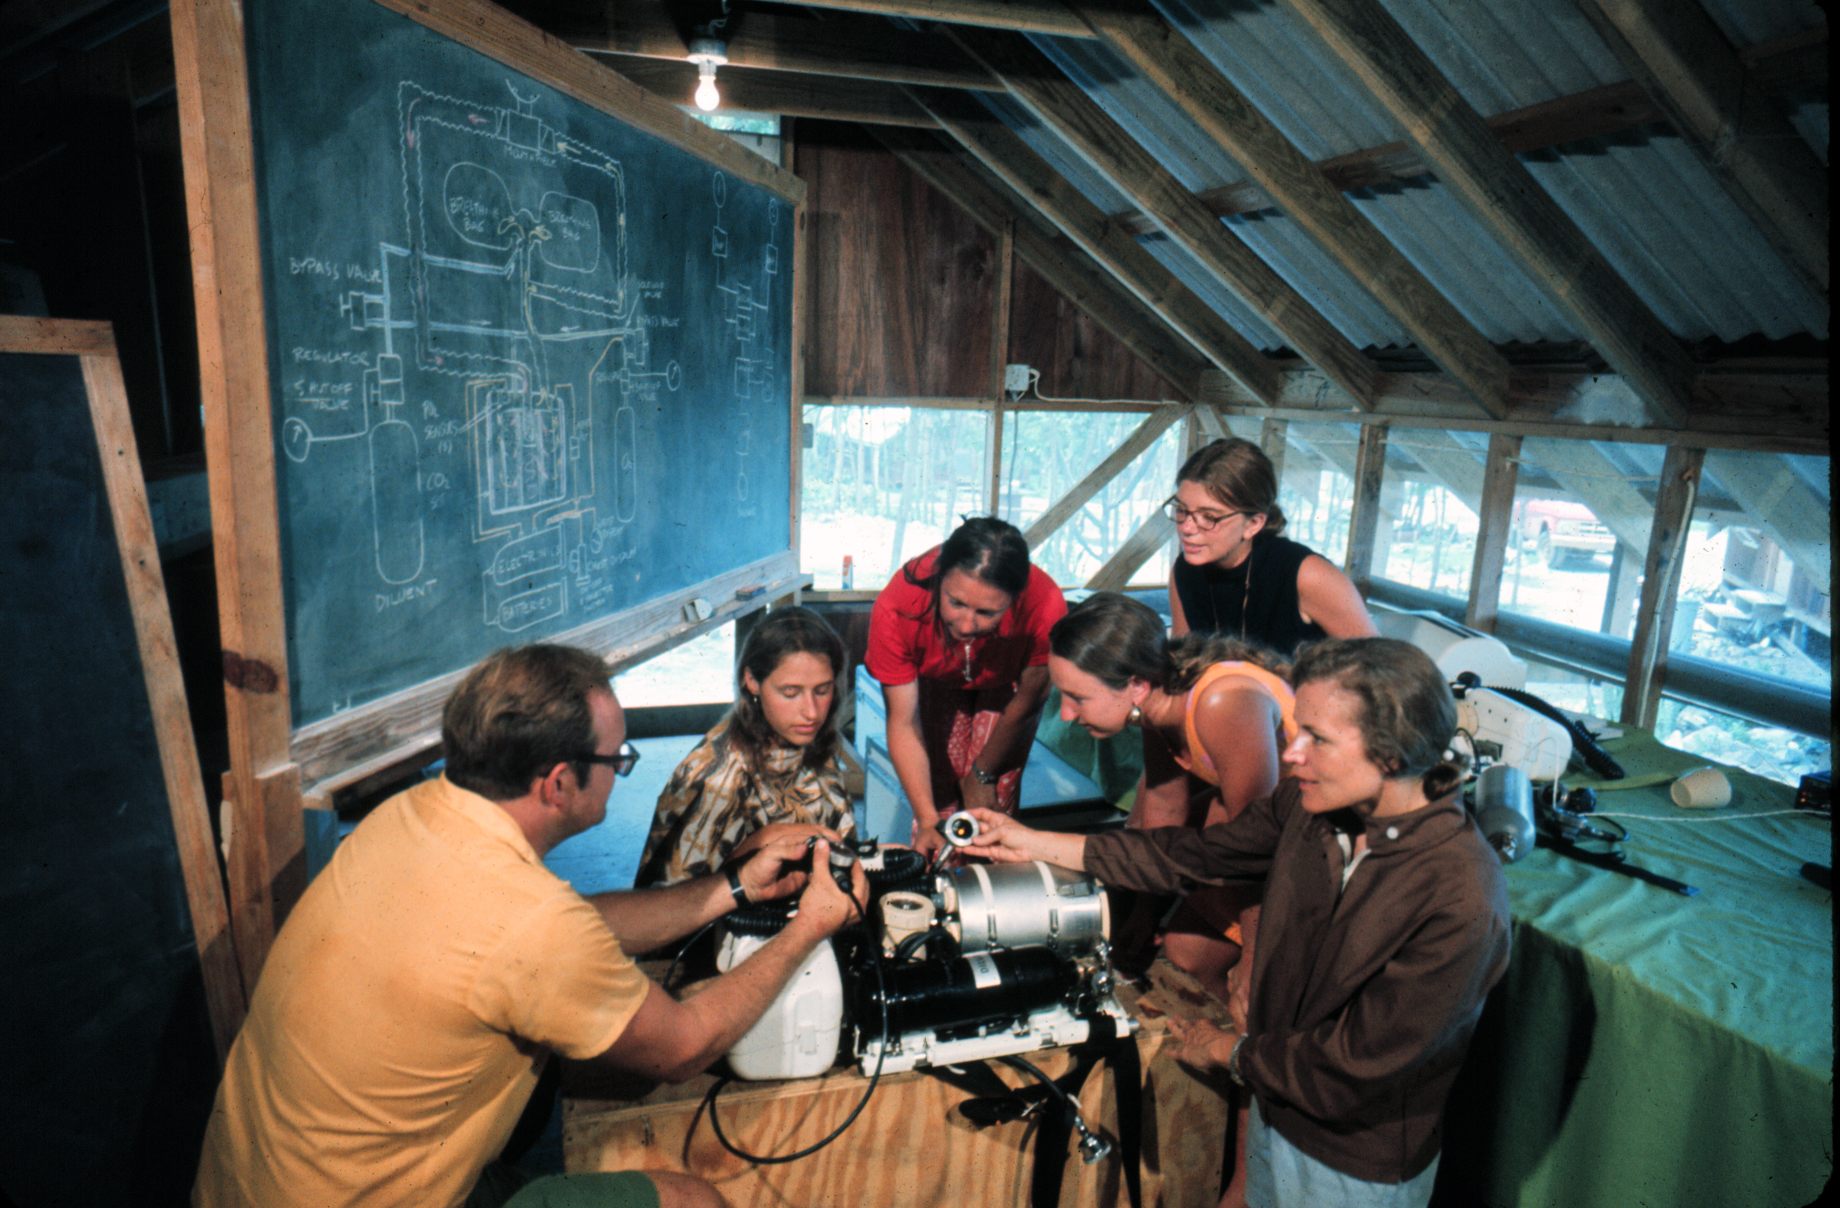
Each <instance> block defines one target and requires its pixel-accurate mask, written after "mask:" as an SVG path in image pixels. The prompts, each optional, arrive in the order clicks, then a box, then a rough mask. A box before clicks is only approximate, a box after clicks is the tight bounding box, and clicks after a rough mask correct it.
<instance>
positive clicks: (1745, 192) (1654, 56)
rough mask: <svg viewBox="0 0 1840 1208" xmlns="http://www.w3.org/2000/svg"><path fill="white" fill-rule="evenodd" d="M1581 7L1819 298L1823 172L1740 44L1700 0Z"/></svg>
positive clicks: (1599, 0) (1823, 266) (1824, 269)
mask: <svg viewBox="0 0 1840 1208" xmlns="http://www.w3.org/2000/svg"><path fill="white" fill-rule="evenodd" d="M1578 7H1579V10H1580V11H1581V12H1583V13H1584V14H1585V16H1587V17H1589V18H1590V19H1591V21H1592V23H1593V24H1594V25H1595V26H1596V27H1597V29H1598V32H1599V33H1600V34H1602V35H1603V38H1604V41H1606V42H1607V43H1609V45H1610V48H1611V49H1612V50H1613V51H1615V52H1616V55H1617V58H1618V59H1620V60H1621V61H1622V63H1623V66H1624V67H1625V68H1626V69H1628V71H1629V73H1630V75H1632V76H1633V77H1634V78H1635V80H1636V81H1637V83H1639V84H1641V85H1642V87H1643V88H1645V89H1646V90H1647V91H1648V93H1649V95H1650V96H1652V97H1653V98H1654V99H1655V101H1656V103H1657V104H1658V105H1660V106H1661V108H1662V109H1663V110H1665V111H1666V112H1667V114H1668V117H1669V119H1670V120H1671V121H1672V122H1673V125H1674V128H1675V129H1676V130H1678V131H1680V133H1681V134H1682V135H1683V136H1684V137H1685V138H1686V139H1687V141H1688V142H1689V143H1690V144H1692V146H1693V147H1694V148H1695V149H1696V150H1697V151H1698V152H1699V153H1700V155H1701V156H1702V157H1703V158H1704V159H1705V161H1706V163H1707V165H1708V166H1709V167H1710V168H1711V169H1712V173H1713V175H1714V176H1715V177H1716V178H1717V179H1718V180H1719V182H1720V183H1721V184H1722V185H1724V186H1725V189H1726V191H1727V192H1728V193H1730V194H1731V196H1732V198H1733V200H1735V201H1736V202H1737V203H1738V204H1739V206H1740V207H1742V208H1743V210H1744V211H1745V213H1746V214H1748V215H1749V216H1750V218H1751V220H1752V221H1754V222H1755V223H1756V224H1757V227H1758V229H1759V230H1760V231H1762V232H1763V234H1764V237H1765V238H1767V239H1768V240H1769V241H1770V242H1771V244H1773V245H1774V246H1775V247H1776V248H1777V250H1778V251H1780V252H1782V253H1783V256H1784V259H1785V260H1787V262H1788V263H1789V265H1790V266H1791V267H1792V268H1794V269H1795V270H1796V271H1797V272H1799V273H1800V274H1801V275H1802V277H1803V278H1804V279H1805V280H1806V281H1807V282H1809V284H1810V285H1812V286H1813V287H1814V288H1815V289H1817V290H1818V291H1819V292H1820V293H1821V294H1822V296H1823V297H1825V295H1826V293H1827V280H1828V261H1827V169H1826V167H1825V166H1824V165H1822V163H1821V162H1820V160H1819V159H1817V158H1816V157H1815V154H1814V151H1813V150H1812V149H1810V148H1809V146H1808V144H1807V143H1806V142H1805V141H1803V139H1802V137H1801V136H1800V135H1799V134H1797V133H1796V131H1795V129H1794V128H1793V127H1792V126H1790V125H1789V120H1788V118H1787V117H1786V116H1784V114H1783V113H1782V111H1781V110H1780V109H1778V108H1777V106H1776V105H1775V104H1774V102H1772V101H1771V100H1770V98H1768V97H1767V96H1765V95H1763V91H1762V89H1760V88H1756V87H1754V86H1751V85H1750V81H1748V80H1747V79H1746V71H1745V67H1744V63H1743V62H1742V61H1741V60H1740V59H1739V57H1738V54H1737V51H1735V50H1734V49H1733V48H1732V46H1731V43H1729V42H1728V41H1726V39H1725V35H1724V34H1723V33H1721V32H1720V30H1719V27H1718V26H1717V25H1716V24H1714V23H1713V20H1712V18H1711V17H1710V16H1709V15H1707V13H1706V10H1705V9H1704V8H1703V7H1701V5H1700V3H1699V2H1698V0H1583V2H1582V3H1580V4H1579V6H1578ZM1821 334H1823V335H1825V334H1826V333H1825V332H1822V333H1821Z"/></svg>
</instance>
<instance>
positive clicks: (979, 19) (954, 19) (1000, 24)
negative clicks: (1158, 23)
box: [797, 0, 1092, 38]
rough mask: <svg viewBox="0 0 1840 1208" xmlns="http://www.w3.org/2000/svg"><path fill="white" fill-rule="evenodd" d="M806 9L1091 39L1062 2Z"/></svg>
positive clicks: (906, 2) (938, 1)
mask: <svg viewBox="0 0 1840 1208" xmlns="http://www.w3.org/2000/svg"><path fill="white" fill-rule="evenodd" d="M797 2H798V3H801V4H803V5H804V7H806V8H823V9H832V10H835V11H838V12H849V13H876V14H878V15H880V16H884V17H906V18H907V19H909V20H911V21H943V22H945V23H947V24H950V25H978V26H983V27H984V28H986V29H1007V30H1012V31H1014V32H1016V33H1025V34H1052V35H1054V36H1056V37H1062V38H1090V37H1092V33H1091V31H1089V30H1088V29H1087V28H1086V24H1085V22H1083V21H1081V20H1080V19H1079V18H1078V17H1076V16H1074V15H1073V14H1072V13H1070V12H1068V11H1067V6H1066V5H1064V4H1062V3H1061V2H1060V0H797Z"/></svg>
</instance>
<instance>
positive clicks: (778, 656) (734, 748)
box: [634, 607, 855, 886]
mask: <svg viewBox="0 0 1840 1208" xmlns="http://www.w3.org/2000/svg"><path fill="white" fill-rule="evenodd" d="M843 669H844V655H843V642H842V641H841V640H840V639H839V638H838V637H837V634H836V631H835V630H833V629H832V628H831V627H830V625H829V624H827V623H826V622H825V620H824V618H823V617H820V616H819V615H818V614H817V613H815V612H813V611H811V609H809V608H799V607H792V608H776V609H774V610H773V611H772V612H770V613H768V614H767V616H766V619H764V620H762V621H761V622H760V623H759V624H758V625H756V626H755V627H754V629H753V631H752V632H751V633H749V634H748V636H747V641H746V643H745V644H744V645H743V647H742V650H741V658H740V660H739V666H738V668H737V670H736V680H737V683H736V688H737V689H738V691H737V692H736V696H735V706H734V708H732V709H730V710H729V711H728V715H727V716H726V717H724V718H723V719H722V720H721V721H720V722H718V723H716V727H715V729H713V730H711V731H709V733H707V734H705V735H704V736H703V741H702V742H700V743H698V744H697V746H696V748H695V749H694V750H692V751H691V752H690V754H689V755H687V756H685V757H684V761H683V762H682V763H680V764H678V765H677V770H676V771H675V772H673V773H672V774H671V780H670V783H668V784H667V785H665V789H664V792H663V794H662V795H660V796H659V798H658V811H657V814H656V815H655V816H654V817H653V819H652V830H651V834H650V836H649V837H648V838H647V839H646V842H645V854H644V855H643V856H641V857H640V860H639V876H638V878H637V879H636V880H635V881H634V884H635V885H638V886H646V885H654V884H661V885H673V884H676V883H677V882H679V881H684V880H688V879H689V878H691V877H696V876H701V875H703V874H704V873H711V872H716V871H718V870H720V869H721V868H722V867H723V866H724V865H725V864H728V863H730V862H731V860H732V858H734V857H739V856H744V855H746V854H748V853H749V852H751V851H753V850H754V849H755V848H756V847H759V846H760V845H761V844H763V843H765V842H767V841H768V840H770V839H773V838H778V837H781V836H784V835H787V834H789V833H790V834H797V833H800V832H804V833H808V834H811V835H822V836H823V837H824V838H826V839H829V840H831V841H832V842H835V841H837V840H838V839H839V838H841V837H842V836H843V835H845V834H848V833H849V832H850V831H851V830H853V829H854V827H855V821H854V819H853V818H852V816H851V813H850V798H849V794H848V793H846V792H845V791H844V787H843V768H842V765H841V764H840V763H839V762H838V755H837V720H836V717H837V710H836V703H837V679H838V677H839V675H840V674H841V673H842V671H843Z"/></svg>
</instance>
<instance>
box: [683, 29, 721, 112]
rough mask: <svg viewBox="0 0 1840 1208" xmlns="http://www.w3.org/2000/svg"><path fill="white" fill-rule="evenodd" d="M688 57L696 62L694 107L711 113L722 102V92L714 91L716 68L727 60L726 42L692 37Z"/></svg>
mask: <svg viewBox="0 0 1840 1208" xmlns="http://www.w3.org/2000/svg"><path fill="white" fill-rule="evenodd" d="M688 57H689V60H690V62H692V63H695V64H696V78H697V84H696V107H697V108H698V109H701V110H702V111H703V112H704V113H712V112H714V111H715V108H716V106H717V105H720V104H721V103H722V94H721V93H719V92H717V91H716V68H718V67H721V66H722V65H724V64H725V63H727V62H728V43H726V42H724V41H722V39H720V38H692V39H690V54H689V56H688Z"/></svg>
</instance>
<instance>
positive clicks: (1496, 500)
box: [1463, 433, 1521, 633]
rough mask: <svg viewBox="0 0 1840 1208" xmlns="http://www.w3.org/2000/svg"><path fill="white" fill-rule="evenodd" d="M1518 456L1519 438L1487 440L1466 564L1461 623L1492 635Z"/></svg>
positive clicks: (1511, 520) (1499, 435) (1511, 517)
mask: <svg viewBox="0 0 1840 1208" xmlns="http://www.w3.org/2000/svg"><path fill="white" fill-rule="evenodd" d="M1520 455H1521V438H1520V437H1518V436H1508V435H1506V434H1503V433H1497V434H1496V435H1494V436H1491V437H1489V458H1488V465H1487V467H1486V468H1485V469H1484V471H1483V478H1482V500H1481V506H1480V507H1479V508H1478V509H1477V512H1478V514H1479V515H1480V517H1481V521H1482V523H1481V526H1480V527H1479V528H1478V530H1477V532H1476V555H1475V558H1474V559H1473V560H1472V561H1471V562H1470V570H1469V599H1468V600H1467V601H1466V602H1465V603H1464V605H1463V623H1464V624H1465V625H1468V626H1469V627H1470V628H1471V629H1480V630H1481V631H1482V632H1484V633H1494V632H1495V618H1496V616H1497V615H1499V613H1500V611H1501V574H1502V568H1503V566H1505V565H1506V563H1507V555H1508V542H1509V541H1510V540H1512V539H1513V529H1514V484H1515V481H1516V479H1517V478H1518V477H1519V474H1520Z"/></svg>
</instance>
